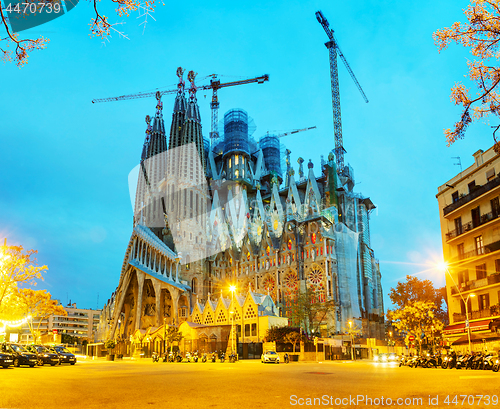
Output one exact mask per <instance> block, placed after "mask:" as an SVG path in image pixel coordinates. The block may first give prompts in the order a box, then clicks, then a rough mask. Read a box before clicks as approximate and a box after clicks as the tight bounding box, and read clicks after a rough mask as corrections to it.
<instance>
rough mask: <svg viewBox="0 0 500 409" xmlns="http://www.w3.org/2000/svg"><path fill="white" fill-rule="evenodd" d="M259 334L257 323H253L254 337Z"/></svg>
mask: <svg viewBox="0 0 500 409" xmlns="http://www.w3.org/2000/svg"><path fill="white" fill-rule="evenodd" d="M255 336H257V324H256V323H254V324H252V337H255Z"/></svg>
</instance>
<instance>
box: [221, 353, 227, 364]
mask: <svg viewBox="0 0 500 409" xmlns="http://www.w3.org/2000/svg"><path fill="white" fill-rule="evenodd" d="M225 360H226V354H225V353H224V352H222V353H221V354H220V362H221V363H223V362H224V361H225Z"/></svg>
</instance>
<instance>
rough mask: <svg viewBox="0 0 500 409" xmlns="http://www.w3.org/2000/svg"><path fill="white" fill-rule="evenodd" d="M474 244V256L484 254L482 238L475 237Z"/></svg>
mask: <svg viewBox="0 0 500 409" xmlns="http://www.w3.org/2000/svg"><path fill="white" fill-rule="evenodd" d="M474 241H475V244H476V255H477V256H480V255H481V254H484V246H483V236H477V237H475V238H474Z"/></svg>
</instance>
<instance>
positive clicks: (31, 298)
mask: <svg viewBox="0 0 500 409" xmlns="http://www.w3.org/2000/svg"><path fill="white" fill-rule="evenodd" d="M16 298H17V303H18V305H19V309H20V310H21V311H22V313H23V318H25V317H26V318H28V326H29V329H30V332H31V335H32V336H33V340H34V341H35V342H38V341H40V325H41V324H42V321H43V320H45V319H47V318H48V317H50V316H51V315H62V316H64V317H65V316H67V315H68V313H67V312H66V310H65V309H64V307H63V306H62V305H61V304H60V303H59V301H57V300H53V299H52V296H51V295H50V293H49V292H47V290H32V289H31V288H23V289H21V290H19V292H18V294H17V297H16ZM34 320H35V322H33V321H34Z"/></svg>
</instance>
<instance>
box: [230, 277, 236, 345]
mask: <svg viewBox="0 0 500 409" xmlns="http://www.w3.org/2000/svg"><path fill="white" fill-rule="evenodd" d="M229 291H231V305H232V307H233V308H232V311H231V312H230V313H231V354H234V353H235V349H236V348H235V345H234V344H235V341H236V336H235V335H236V334H235V333H234V292H235V291H236V286H235V285H231V286H230V287H229Z"/></svg>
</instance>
